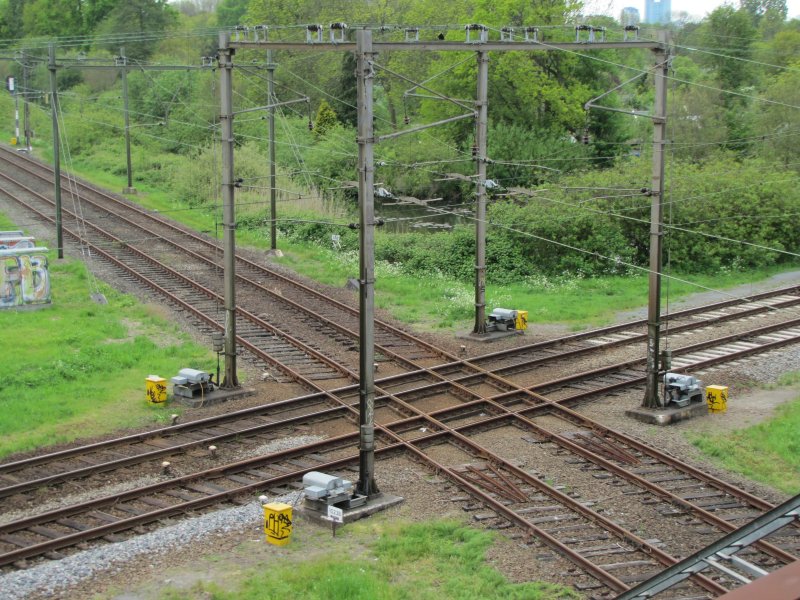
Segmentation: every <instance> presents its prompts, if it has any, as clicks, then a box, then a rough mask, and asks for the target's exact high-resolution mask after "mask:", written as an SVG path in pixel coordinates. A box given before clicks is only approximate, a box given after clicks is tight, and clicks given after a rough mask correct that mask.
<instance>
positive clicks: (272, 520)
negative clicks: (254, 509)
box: [264, 502, 292, 546]
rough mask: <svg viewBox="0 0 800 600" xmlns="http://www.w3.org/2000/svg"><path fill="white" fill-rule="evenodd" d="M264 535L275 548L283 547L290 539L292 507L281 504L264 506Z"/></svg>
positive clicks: (275, 503)
mask: <svg viewBox="0 0 800 600" xmlns="http://www.w3.org/2000/svg"><path fill="white" fill-rule="evenodd" d="M264 533H265V534H266V535H267V541H268V542H269V543H270V544H273V545H275V546H285V545H286V544H288V543H289V542H290V541H291V539H292V507H291V506H290V505H288V504H283V503H282V502H273V503H271V504H265V505H264Z"/></svg>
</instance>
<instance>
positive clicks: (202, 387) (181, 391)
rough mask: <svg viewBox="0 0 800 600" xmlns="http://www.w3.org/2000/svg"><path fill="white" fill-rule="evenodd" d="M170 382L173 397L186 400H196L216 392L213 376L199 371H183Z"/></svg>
mask: <svg viewBox="0 0 800 600" xmlns="http://www.w3.org/2000/svg"><path fill="white" fill-rule="evenodd" d="M170 382H172V393H173V395H175V396H183V397H184V398H194V397H195V396H199V395H202V394H205V393H208V392H212V391H213V390H214V385H213V384H212V383H211V375H210V374H209V373H206V372H205V371H198V370H197V369H181V370H180V371H178V374H177V375H176V376H175V377H173V378H172V379H170Z"/></svg>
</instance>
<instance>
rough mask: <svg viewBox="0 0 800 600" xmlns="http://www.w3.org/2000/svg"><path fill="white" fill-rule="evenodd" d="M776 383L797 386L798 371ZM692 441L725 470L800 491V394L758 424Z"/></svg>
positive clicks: (782, 487)
mask: <svg viewBox="0 0 800 600" xmlns="http://www.w3.org/2000/svg"><path fill="white" fill-rule="evenodd" d="M779 384H780V385H792V386H795V387H798V384H800V371H798V372H795V373H791V374H788V375H786V376H784V377H783V378H781V380H780V381H779ZM692 442H693V443H694V445H695V446H697V447H698V448H700V450H701V451H702V452H703V453H704V454H706V455H707V456H709V457H710V458H711V459H712V460H714V461H715V462H716V463H718V464H720V465H721V466H723V467H725V468H726V469H729V470H731V471H736V472H738V473H741V474H742V475H745V476H746V477H750V478H752V479H755V480H756V481H761V482H763V483H766V484H768V485H771V486H773V487H775V488H777V489H779V490H781V491H783V492H786V493H787V494H798V493H800V395H798V398H797V399H795V400H794V401H792V402H789V403H787V404H784V405H783V406H780V407H778V409H777V410H776V411H775V414H774V415H773V416H772V418H770V419H769V420H767V421H764V422H762V423H759V424H758V425H753V426H752V427H747V428H746V429H739V430H737V431H733V432H728V433H724V434H716V435H704V436H703V437H701V438H696V439H694V440H692Z"/></svg>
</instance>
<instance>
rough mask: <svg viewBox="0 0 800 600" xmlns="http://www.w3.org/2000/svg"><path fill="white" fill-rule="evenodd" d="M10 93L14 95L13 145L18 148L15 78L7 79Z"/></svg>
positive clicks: (16, 88) (17, 108) (17, 99)
mask: <svg viewBox="0 0 800 600" xmlns="http://www.w3.org/2000/svg"><path fill="white" fill-rule="evenodd" d="M9 82H10V83H11V93H12V94H13V95H14V145H15V146H19V86H18V85H17V82H16V80H15V78H13V77H11V78H10V79H9Z"/></svg>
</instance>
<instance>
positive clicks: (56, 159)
mask: <svg viewBox="0 0 800 600" xmlns="http://www.w3.org/2000/svg"><path fill="white" fill-rule="evenodd" d="M48 50H49V51H48V55H49V61H48V64H47V68H48V70H49V71H50V110H51V111H52V114H53V169H54V173H55V181H54V187H55V194H56V247H57V248H58V258H64V231H63V227H62V223H61V152H60V150H61V149H60V147H59V144H60V141H61V140H60V136H59V134H58V85H57V83H56V46H55V44H52V43H51V44H50V46H49V49H48ZM26 89H27V87H26ZM27 108H28V103H27V102H26V103H25V109H26V112H27ZM25 123H26V127H25V129H26V135H27V123H28V121H27V119H26V120H25ZM29 148H30V146H29Z"/></svg>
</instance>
